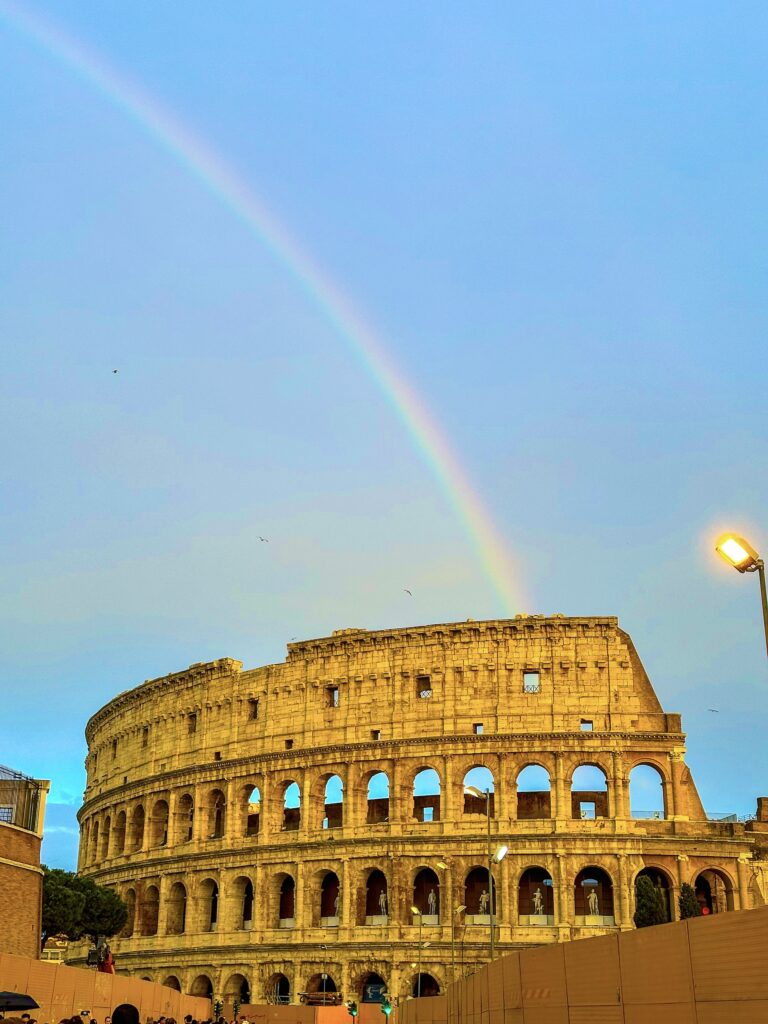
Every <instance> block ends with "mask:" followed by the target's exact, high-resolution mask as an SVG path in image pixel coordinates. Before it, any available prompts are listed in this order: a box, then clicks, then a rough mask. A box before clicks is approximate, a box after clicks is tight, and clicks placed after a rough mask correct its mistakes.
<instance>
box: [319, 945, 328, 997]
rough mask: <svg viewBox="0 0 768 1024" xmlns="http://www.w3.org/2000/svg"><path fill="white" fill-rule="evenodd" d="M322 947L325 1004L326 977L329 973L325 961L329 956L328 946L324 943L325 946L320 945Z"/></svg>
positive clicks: (322, 978) (322, 979)
mask: <svg viewBox="0 0 768 1024" xmlns="http://www.w3.org/2000/svg"><path fill="white" fill-rule="evenodd" d="M320 949H322V951H323V970H322V973H321V975H320V979H321V981H322V983H323V986H322V988H323V1006H325V979H326V977H327V974H328V972H327V971H326V969H325V967H326V963H325V961H326V959H327V958H328V947H327V946H324V945H323V946H321V947H320Z"/></svg>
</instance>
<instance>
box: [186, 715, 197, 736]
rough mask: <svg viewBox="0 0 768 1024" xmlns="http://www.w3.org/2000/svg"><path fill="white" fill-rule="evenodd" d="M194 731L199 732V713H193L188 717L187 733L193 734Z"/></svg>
mask: <svg viewBox="0 0 768 1024" xmlns="http://www.w3.org/2000/svg"><path fill="white" fill-rule="evenodd" d="M193 732H197V715H195V714H192V715H190V716H189V718H188V719H187V733H188V735H190V736H191V735H192V733H193Z"/></svg>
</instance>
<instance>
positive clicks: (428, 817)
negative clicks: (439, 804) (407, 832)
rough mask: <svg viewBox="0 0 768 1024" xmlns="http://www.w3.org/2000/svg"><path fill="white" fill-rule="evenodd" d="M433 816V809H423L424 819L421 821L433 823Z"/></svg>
mask: <svg viewBox="0 0 768 1024" xmlns="http://www.w3.org/2000/svg"><path fill="white" fill-rule="evenodd" d="M434 815H435V809H434V807H425V808H424V817H423V818H422V819H421V820H422V821H434V820H435V817H434Z"/></svg>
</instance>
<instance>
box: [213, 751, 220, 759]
mask: <svg viewBox="0 0 768 1024" xmlns="http://www.w3.org/2000/svg"><path fill="white" fill-rule="evenodd" d="M213 760H214V761H220V760H221V751H220V750H216V751H215V752H214V755H213Z"/></svg>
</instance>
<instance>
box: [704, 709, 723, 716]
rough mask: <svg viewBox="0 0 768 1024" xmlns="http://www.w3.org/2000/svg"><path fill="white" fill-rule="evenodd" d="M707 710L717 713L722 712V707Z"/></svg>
mask: <svg viewBox="0 0 768 1024" xmlns="http://www.w3.org/2000/svg"><path fill="white" fill-rule="evenodd" d="M707 711H714V712H715V714H716V715H719V714H720V708H707Z"/></svg>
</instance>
